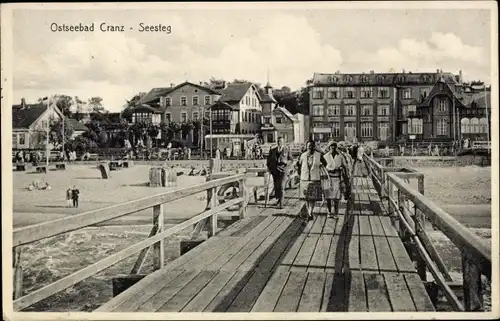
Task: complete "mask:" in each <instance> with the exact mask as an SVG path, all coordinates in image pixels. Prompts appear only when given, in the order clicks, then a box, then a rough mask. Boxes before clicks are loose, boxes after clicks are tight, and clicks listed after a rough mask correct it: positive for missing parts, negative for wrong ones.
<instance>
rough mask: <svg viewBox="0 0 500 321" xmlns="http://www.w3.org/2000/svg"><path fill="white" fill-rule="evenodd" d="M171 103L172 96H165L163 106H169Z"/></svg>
mask: <svg viewBox="0 0 500 321" xmlns="http://www.w3.org/2000/svg"><path fill="white" fill-rule="evenodd" d="M171 104H172V98H170V97H165V106H170V105H171Z"/></svg>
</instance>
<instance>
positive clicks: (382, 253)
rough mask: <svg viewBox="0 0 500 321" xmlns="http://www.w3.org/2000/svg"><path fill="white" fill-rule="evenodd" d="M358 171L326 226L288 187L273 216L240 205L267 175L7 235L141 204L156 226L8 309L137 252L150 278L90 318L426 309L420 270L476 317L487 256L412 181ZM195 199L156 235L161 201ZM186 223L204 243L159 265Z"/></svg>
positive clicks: (19, 237)
mask: <svg viewBox="0 0 500 321" xmlns="http://www.w3.org/2000/svg"><path fill="white" fill-rule="evenodd" d="M365 163H366V165H367V168H368V169H369V173H370V175H369V176H368V177H355V178H353V195H352V199H353V200H352V203H351V204H349V206H348V204H347V203H345V202H344V203H342V204H341V206H340V215H339V217H338V219H333V218H328V217H327V215H326V208H325V207H326V204H321V202H318V204H317V207H316V209H315V218H314V220H310V221H309V220H305V219H303V218H302V214H304V212H305V205H304V204H303V202H301V201H300V200H299V199H298V197H297V194H298V193H297V190H296V189H290V190H287V195H286V200H285V206H284V208H283V209H277V208H274V207H273V206H267V207H265V206H264V202H257V200H255V202H249V194H250V193H248V191H247V186H246V183H245V182H246V179H245V177H246V175H249V173H250V174H251V173H257V172H263V171H265V170H263V169H251V170H247V171H246V172H244V173H234V174H227V175H219V176H220V177H222V178H219V179H215V180H212V181H208V182H207V183H205V184H202V185H198V186H195V187H190V188H186V189H180V190H176V191H173V192H169V193H166V194H164V195H158V196H154V197H150V198H146V199H141V200H138V201H134V202H129V203H130V204H128V205H123V206H122V205H118V206H114V208H113V209H111V208H106V209H101V210H96V211H93V212H91V213H88V214H86V213H84V214H85V215H84V214H80V215H83V216H82V217H81V218H80V219H79V220H77V221H76V220H75V221H74V222H73V221H71V222H73V223H72V225H71V224H70V227H69V228H68V227H61V225H52V226H50V227H49V226H48V225H47V224H45V225H44V226H42V227H40V226H35V228H33V227H27V228H23V229H20V230H18V231H17V234H16V231H15V233H14V245H15V246H17V248H20V246H21V245H23V244H27V243H29V242H32V241H34V240H37V239H40V238H45V237H49V236H53V235H57V234H60V233H62V232H64V231H69V230H75V229H77V228H81V227H84V226H88V225H92V224H95V223H96V222H98V221H105V220H109V219H112V218H115V217H119V216H123V215H126V214H128V213H132V212H134V211H137V210H138V209H143V208H146V207H148V206H149V207H153V217H154V222H155V227H154V228H153V229H155V228H156V229H155V230H154V231H152V234H151V235H150V237H149V238H148V239H146V240H144V241H141V242H140V243H138V244H136V245H133V246H131V247H129V248H127V249H124V250H122V251H120V252H118V253H116V254H113V255H111V256H110V257H108V258H106V259H104V260H102V261H100V262H97V263H95V264H93V265H92V266H91V267H89V268H86V269H83V270H80V271H78V272H76V273H74V274H71V275H69V276H67V277H65V278H63V279H61V280H58V281H56V282H55V283H53V284H51V285H48V286H46V287H44V288H42V289H39V290H37V291H35V292H34V293H31V294H27V295H25V296H21V297H16V298H15V300H14V309H15V310H16V309H17V310H18V311H19V310H21V309H23V308H24V307H27V306H30V305H31V304H33V303H35V302H38V301H40V300H41V299H44V298H46V297H48V296H50V295H52V294H54V293H57V292H59V291H62V290H64V289H66V288H68V287H70V286H72V285H74V284H75V283H77V282H79V281H81V280H83V279H85V278H86V277H88V276H90V275H93V274H95V273H97V272H99V271H102V270H103V269H105V268H107V267H109V266H111V265H112V264H115V263H116V262H119V261H120V260H123V259H124V258H126V257H128V256H130V255H133V254H134V253H138V252H139V251H141V254H140V255H139V258H140V259H141V260H144V256H145V255H146V254H147V250H148V249H149V247H151V246H152V247H153V255H155V262H156V265H155V266H156V269H157V270H156V271H155V272H153V273H151V274H149V275H147V276H145V277H144V278H142V279H140V280H139V281H138V282H137V283H135V284H134V285H132V286H131V287H130V288H128V289H126V290H125V291H123V292H122V293H120V294H118V295H117V296H116V297H114V298H113V299H111V300H110V301H108V302H107V303H105V304H104V305H102V306H101V307H100V308H98V309H97V310H96V311H95V312H383V311H385V312H421V311H435V303H436V295H435V293H436V291H432V290H431V289H432V286H430V282H428V281H427V279H426V272H427V271H429V272H431V273H432V275H433V276H434V281H433V282H432V284H431V285H435V286H436V287H437V288H439V289H440V291H442V292H443V293H444V294H445V296H446V298H447V299H448V301H449V303H450V305H451V306H452V307H453V308H454V310H456V311H481V309H482V307H483V303H482V287H481V281H480V278H481V275H485V276H487V277H488V278H489V280H491V252H490V251H491V250H490V249H489V247H487V246H485V245H484V243H483V242H482V241H481V240H480V239H479V238H478V237H477V236H475V235H474V234H473V233H471V232H469V231H468V230H467V229H466V228H465V227H463V226H461V225H460V224H459V223H458V222H456V221H454V220H453V219H452V218H451V217H449V215H448V214H447V213H445V212H444V211H442V210H441V209H439V208H438V207H437V206H435V205H434V204H433V203H432V202H431V201H430V200H428V199H426V198H425V197H424V196H423V193H424V184H423V175H422V174H420V173H418V172H417V171H415V170H412V169H398V168H393V167H385V166H382V165H380V164H378V163H377V162H376V161H375V160H374V159H372V158H370V157H368V156H366V158H365ZM223 176H226V177H223ZM410 179H417V180H418V186H419V188H418V191H416V190H413V189H412V188H411V187H410V186H409V185H408V182H409V180H410ZM227 184H237V185H238V186H239V191H238V195H237V197H236V198H234V199H232V200H230V201H228V202H225V203H223V204H220V205H219V204H217V203H216V198H215V197H212V198H210V195H217V189H218V188H221V187H222V186H224V185H227ZM204 190H206V191H207V192H208V193H209V201H208V203H209V205H210V206H209V207H208V208H207V210H206V211H205V212H204V213H202V214H200V215H198V216H196V217H193V218H191V219H189V220H187V221H185V222H183V223H180V224H178V225H176V226H174V227H172V228H170V229H167V230H164V229H163V226H162V224H161V223H159V222H161V221H162V219H163V218H162V216H163V206H164V205H163V204H165V203H168V202H170V201H172V200H175V199H179V198H182V197H186V196H189V195H193V194H195V193H199V192H200V191H204ZM410 202H411V203H412V205H413V207H412V206H410ZM231 206H233V207H234V206H237V207H238V212H237V213H238V215H239V220H238V221H236V222H235V223H233V224H231V225H230V226H229V227H227V228H225V229H222V230H219V229H218V228H217V215H218V214H219V213H221V211H222V210H226V209H228V208H229V207H231ZM348 207H349V210H348V209H347V208H348ZM103 216H104V217H103ZM426 218H427V219H428V220H431V221H432V223H433V224H435V226H437V227H438V228H440V229H441V230H442V231H443V233H445V235H447V236H448V237H449V238H450V240H452V241H453V243H455V244H456V245H457V246H460V247H461V249H462V252H463V256H464V259H463V262H464V272H463V273H464V280H463V292H464V300H462V301H461V300H459V299H458V298H457V296H456V295H455V293H454V292H453V290H451V288H450V286H451V285H450V284H451V283H452V282H453V280H452V279H451V277H450V276H449V273H448V272H447V270H446V267H445V265H444V263H443V262H442V260H441V258H440V257H439V255H438V254H437V252H436V251H435V249H434V247H433V246H432V243H431V242H430V240H429V239H428V237H427V236H426V234H425V228H424V227H425V224H426V223H425V222H426ZM69 219H70V218H68V219H66V218H65V219H62V220H67V221H68V222H69ZM42 225H43V224H42ZM57 226H59V227H57ZM190 226H193V227H194V230H195V231H197V232H199V231H200V230H201V229H203V228H204V227H205V228H206V229H208V236H209V238H208V239H207V240H206V241H204V242H202V243H201V244H199V245H198V246H196V247H194V248H193V249H191V250H190V251H188V252H187V253H185V254H183V255H181V256H180V257H179V258H177V259H175V260H173V261H171V262H168V263H167V264H165V262H164V258H163V255H162V253H161V252H162V249H163V244H162V243H161V242H163V239H165V238H166V237H168V236H170V235H173V234H174V233H177V232H178V231H181V230H182V229H185V228H187V227H190ZM49 229H50V231H49ZM14 252H15V253H18V252H16V250H14ZM143 252H144V254H143ZM141 256H142V258H141ZM134 270H135V268H134ZM18 292H19V291H18ZM17 295H19V294H17Z"/></svg>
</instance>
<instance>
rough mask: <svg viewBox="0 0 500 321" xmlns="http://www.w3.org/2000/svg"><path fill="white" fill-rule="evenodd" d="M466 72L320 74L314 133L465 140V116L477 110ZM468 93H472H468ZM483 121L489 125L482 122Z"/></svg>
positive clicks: (313, 97)
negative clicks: (469, 102)
mask: <svg viewBox="0 0 500 321" xmlns="http://www.w3.org/2000/svg"><path fill="white" fill-rule="evenodd" d="M472 90H473V89H471V88H469V87H468V86H465V84H464V83H463V79H462V73H461V72H459V74H458V75H454V74H452V73H449V72H443V71H442V70H439V69H438V70H437V71H436V72H419V73H412V72H406V71H404V70H403V72H401V73H375V72H373V71H371V72H369V73H342V74H341V73H340V72H336V73H333V74H325V73H315V74H314V75H313V80H312V84H311V86H310V106H309V111H310V116H309V117H310V124H311V125H310V129H309V130H308V132H309V133H310V134H311V135H313V137H314V139H315V140H317V141H323V142H324V141H327V140H329V139H332V138H333V139H336V140H349V141H385V142H394V141H397V140H399V139H402V138H403V139H413V140H415V141H422V140H424V141H452V140H459V139H460V138H461V137H462V131H461V128H460V117H461V115H464V114H465V115H467V114H468V113H471V112H472V111H474V112H475V113H478V115H479V114H481V115H483V114H484V112H481V111H480V109H478V108H470V107H468V105H467V103H466V101H467V100H470V99H471V98H469V97H468V95H469V93H470V92H471V91H472ZM468 92H469V93H468ZM483 122H484V120H483Z"/></svg>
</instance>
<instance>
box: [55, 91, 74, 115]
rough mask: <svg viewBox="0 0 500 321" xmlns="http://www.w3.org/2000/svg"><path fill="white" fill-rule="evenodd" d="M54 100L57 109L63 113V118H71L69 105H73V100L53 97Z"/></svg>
mask: <svg viewBox="0 0 500 321" xmlns="http://www.w3.org/2000/svg"><path fill="white" fill-rule="evenodd" d="M54 100H55V103H56V106H57V108H59V110H60V111H61V112H62V113H63V115H64V116H67V117H71V115H72V112H71V109H70V108H71V105H73V98H72V97H70V96H67V95H55V96H54Z"/></svg>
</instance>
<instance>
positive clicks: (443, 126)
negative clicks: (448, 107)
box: [437, 118, 477, 135]
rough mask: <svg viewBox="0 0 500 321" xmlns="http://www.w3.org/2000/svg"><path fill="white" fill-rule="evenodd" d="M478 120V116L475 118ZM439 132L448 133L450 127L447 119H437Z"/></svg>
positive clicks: (440, 133) (441, 133) (439, 133)
mask: <svg viewBox="0 0 500 321" xmlns="http://www.w3.org/2000/svg"><path fill="white" fill-rule="evenodd" d="M475 119H476V120H477V118H475ZM437 134H438V135H448V128H447V124H446V119H444V118H441V119H438V120H437Z"/></svg>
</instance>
